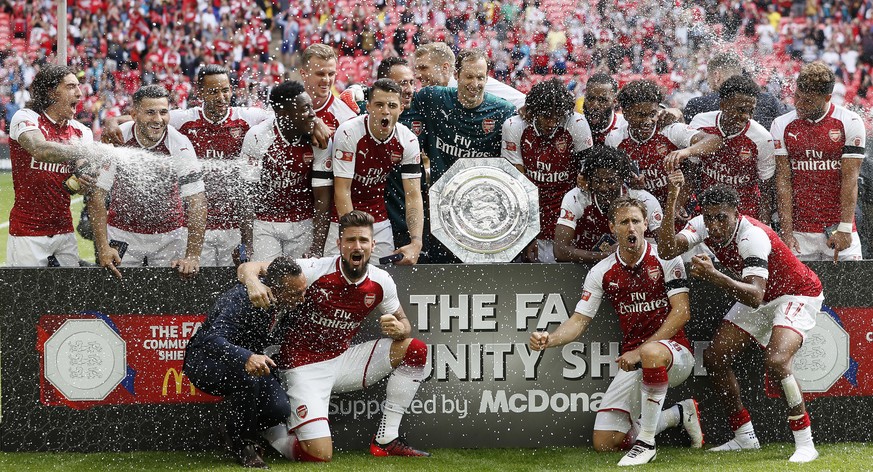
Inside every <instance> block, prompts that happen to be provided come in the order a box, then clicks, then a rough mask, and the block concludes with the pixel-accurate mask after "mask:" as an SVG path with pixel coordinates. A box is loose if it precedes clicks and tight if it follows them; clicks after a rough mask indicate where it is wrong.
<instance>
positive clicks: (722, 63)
mask: <svg viewBox="0 0 873 472" xmlns="http://www.w3.org/2000/svg"><path fill="white" fill-rule="evenodd" d="M706 68H707V70H720V71H726V72H727V71H734V72H742V70H743V63H742V61H741V60H740V56H739V55H737V53H735V52H722V53H719V54H716V55H715V56H712V59H710V60H709V62H707V63H706Z"/></svg>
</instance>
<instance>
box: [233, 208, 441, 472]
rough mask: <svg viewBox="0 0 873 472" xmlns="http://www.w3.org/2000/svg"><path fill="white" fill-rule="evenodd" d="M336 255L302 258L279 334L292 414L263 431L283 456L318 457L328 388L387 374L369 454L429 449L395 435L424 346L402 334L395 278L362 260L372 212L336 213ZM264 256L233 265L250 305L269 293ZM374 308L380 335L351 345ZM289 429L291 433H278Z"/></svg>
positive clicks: (324, 450) (324, 436)
mask: <svg viewBox="0 0 873 472" xmlns="http://www.w3.org/2000/svg"><path fill="white" fill-rule="evenodd" d="M339 223H340V229H339V239H338V240H337V245H338V246H339V249H340V256H339V257H323V258H320V259H301V260H298V263H299V264H300V266H301V267H302V268H303V273H304V274H305V275H306V280H307V281H308V282H309V283H310V285H309V286H308V287H307V290H306V301H305V302H304V303H303V304H301V308H300V309H299V310H298V311H297V312H295V313H294V314H293V315H292V316H293V319H291V320H290V322H289V325H288V328H287V330H286V331H285V333H284V340H283V342H282V348H281V350H280V353H279V360H278V365H279V369H280V371H279V376H280V378H281V379H282V381H283V383H284V386H285V388H286V389H287V392H288V397H289V401H290V402H291V409H292V413H291V416H289V417H288V428H287V429H284V428H283V431H276V430H271V432H270V436H269V437H268V438H267V439H268V440H270V442H271V444H272V445H273V446H274V447H275V448H276V449H277V450H279V452H281V453H282V454H284V455H285V456H286V457H288V458H293V459H296V460H299V461H311V462H324V461H329V460H331V457H332V456H333V441H332V439H331V433H330V427H329V425H328V406H329V402H330V395H331V394H332V393H340V392H349V391H353V390H359V389H361V388H362V387H363V388H366V387H368V386H370V385H373V384H375V383H377V382H379V381H380V380H381V379H383V378H384V377H385V376H387V375H388V374H391V377H390V378H389V379H388V386H387V395H386V399H385V405H384V413H383V416H382V420H381V423H380V424H379V430H378V433H377V434H376V436H375V437H374V438H373V440H372V441H371V443H370V452H371V453H372V454H373V455H374V456H429V455H430V454H428V453H427V452H424V451H419V450H416V449H413V448H412V447H410V446H409V445H408V444H407V443H406V441H405V440H404V439H403V438H402V437H400V436H399V433H398V430H399V427H400V421H401V419H402V418H403V415H404V413H405V412H406V410H407V408H409V405H410V404H411V403H412V400H413V398H414V397H415V393H416V392H417V391H418V387H419V385H420V383H421V381H422V380H424V377H425V370H424V368H425V364H426V362H427V355H428V352H427V345H426V344H424V343H423V342H422V341H420V340H418V339H414V338H411V337H409V334H410V332H411V331H412V328H411V326H410V324H409V320H408V319H407V318H406V315H405V314H404V312H403V308H402V307H401V306H400V301H399V299H398V297H397V287H396V286H395V285H394V280H392V279H391V276H390V275H388V273H387V272H385V271H384V270H382V269H379V268H378V267H375V266H371V265H369V262H370V253H371V252H372V251H373V248H374V246H375V242H374V241H373V217H372V216H370V215H369V214H367V213H364V212H362V211H357V210H353V211H351V212H349V213H347V214H345V215H343V216H342V217H341V218H340V219H339ZM266 267H267V263H259V262H254V263H248V264H243V265H241V266H240V268H239V271H238V272H239V278H240V281H241V282H243V283H244V284H245V285H246V288H247V289H248V292H249V298H250V299H251V300H252V302H253V303H254V304H255V305H257V306H265V305H269V304H270V303H271V301H272V300H273V297H274V295H273V294H272V293H271V292H270V291H269V289H268V288H267V287H266V286H265V285H263V284H262V283H261V282H260V281H259V280H258V275H260V274H261V273H262V272H263V271H264V270H265V269H266ZM374 309H378V310H379V311H380V312H381V313H383V315H382V317H381V318H380V324H381V328H382V334H383V335H385V336H387V338H382V339H379V340H375V341H370V342H367V343H363V344H358V345H355V346H352V345H351V340H352V338H353V337H354V335H355V334H356V333H357V332H358V329H359V328H360V326H361V321H362V320H364V319H365V318H366V317H367V316H368V315H369V314H370V312H372V311H373V310H374ZM287 430H290V432H291V433H292V434H291V435H287V434H284V432H285V431H287Z"/></svg>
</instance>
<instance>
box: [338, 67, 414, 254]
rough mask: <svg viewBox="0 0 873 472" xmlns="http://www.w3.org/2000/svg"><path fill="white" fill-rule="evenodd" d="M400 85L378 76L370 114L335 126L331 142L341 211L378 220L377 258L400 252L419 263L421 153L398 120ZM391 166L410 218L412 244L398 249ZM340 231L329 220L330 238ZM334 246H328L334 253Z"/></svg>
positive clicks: (372, 91)
mask: <svg viewBox="0 0 873 472" xmlns="http://www.w3.org/2000/svg"><path fill="white" fill-rule="evenodd" d="M401 91H402V89H401V88H400V86H399V85H397V83H396V82H394V81H393V80H391V79H379V80H377V81H376V82H375V83H374V84H373V86H372V87H371V88H370V94H369V95H370V96H369V98H368V100H367V112H368V113H367V114H366V115H362V116H359V117H357V118H354V119H352V120H349V121H347V122H345V123H343V124H341V125H340V127H339V128H337V131H336V134H335V135H334V145H333V165H332V166H333V174H334V202H335V203H336V206H335V209H336V212H337V214H340V215H344V214H346V213H348V212H350V211H352V210H353V209H355V208H357V209H359V210H362V211H365V212H367V213H369V214H371V215H372V216H373V217H374V219H375V221H376V223H375V225H374V235H373V237H374V238H375V240H376V248H375V250H374V254H375V255H376V256H377V257H385V256H388V255H390V254H400V255H402V256H403V259H401V260H400V261H398V263H400V264H415V263H416V262H417V261H418V255H419V253H420V252H421V246H422V243H421V238H422V223H423V221H422V215H423V212H424V209H423V207H422V200H421V186H420V182H421V157H420V154H421V151H420V150H419V146H418V137H416V135H415V134H413V132H412V131H410V130H409V128H407V127H406V126H404V125H402V124H400V123H397V119H398V117H399V116H400V112H401V111H402V107H401V104H400V93H401ZM393 169H399V170H400V172H401V178H402V180H403V189H404V194H405V198H404V203H405V207H406V222H407V224H408V227H409V239H410V243H409V244H407V245H405V246H402V247H399V248H397V249H396V250H395V249H394V238H393V234H392V230H391V221H390V220H389V219H388V214H387V211H386V208H385V182H386V180H387V179H388V174H389V172H391V171H392V170H393ZM338 234H339V225H334V224H333V223H331V229H330V231H329V232H328V240H331V239H335V238H336V237H337V236H338ZM336 249H337V248H336V247H335V246H334V247H333V248H325V252H326V254H328V255H336V254H337V252H336Z"/></svg>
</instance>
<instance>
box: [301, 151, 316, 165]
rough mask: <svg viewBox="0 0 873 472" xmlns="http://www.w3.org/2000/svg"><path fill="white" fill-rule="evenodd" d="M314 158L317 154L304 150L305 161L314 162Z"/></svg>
mask: <svg viewBox="0 0 873 472" xmlns="http://www.w3.org/2000/svg"><path fill="white" fill-rule="evenodd" d="M314 159H315V155H314V154H312V153H311V152H304V153H303V162H305V163H307V164H312V161H313V160H314Z"/></svg>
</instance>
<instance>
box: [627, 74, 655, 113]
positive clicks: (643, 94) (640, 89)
mask: <svg viewBox="0 0 873 472" xmlns="http://www.w3.org/2000/svg"><path fill="white" fill-rule="evenodd" d="M662 101H664V91H663V90H661V87H658V85H657V84H655V83H654V82H652V81H651V80H634V81H633V82H631V83H629V84H627V85H625V86H624V87H622V89H621V90H620V91H619V92H618V103H619V105H621V108H622V109H624V110H627V109H628V108H630V107H632V106H634V105H636V104H637V103H652V102H654V103H661V102H662Z"/></svg>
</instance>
